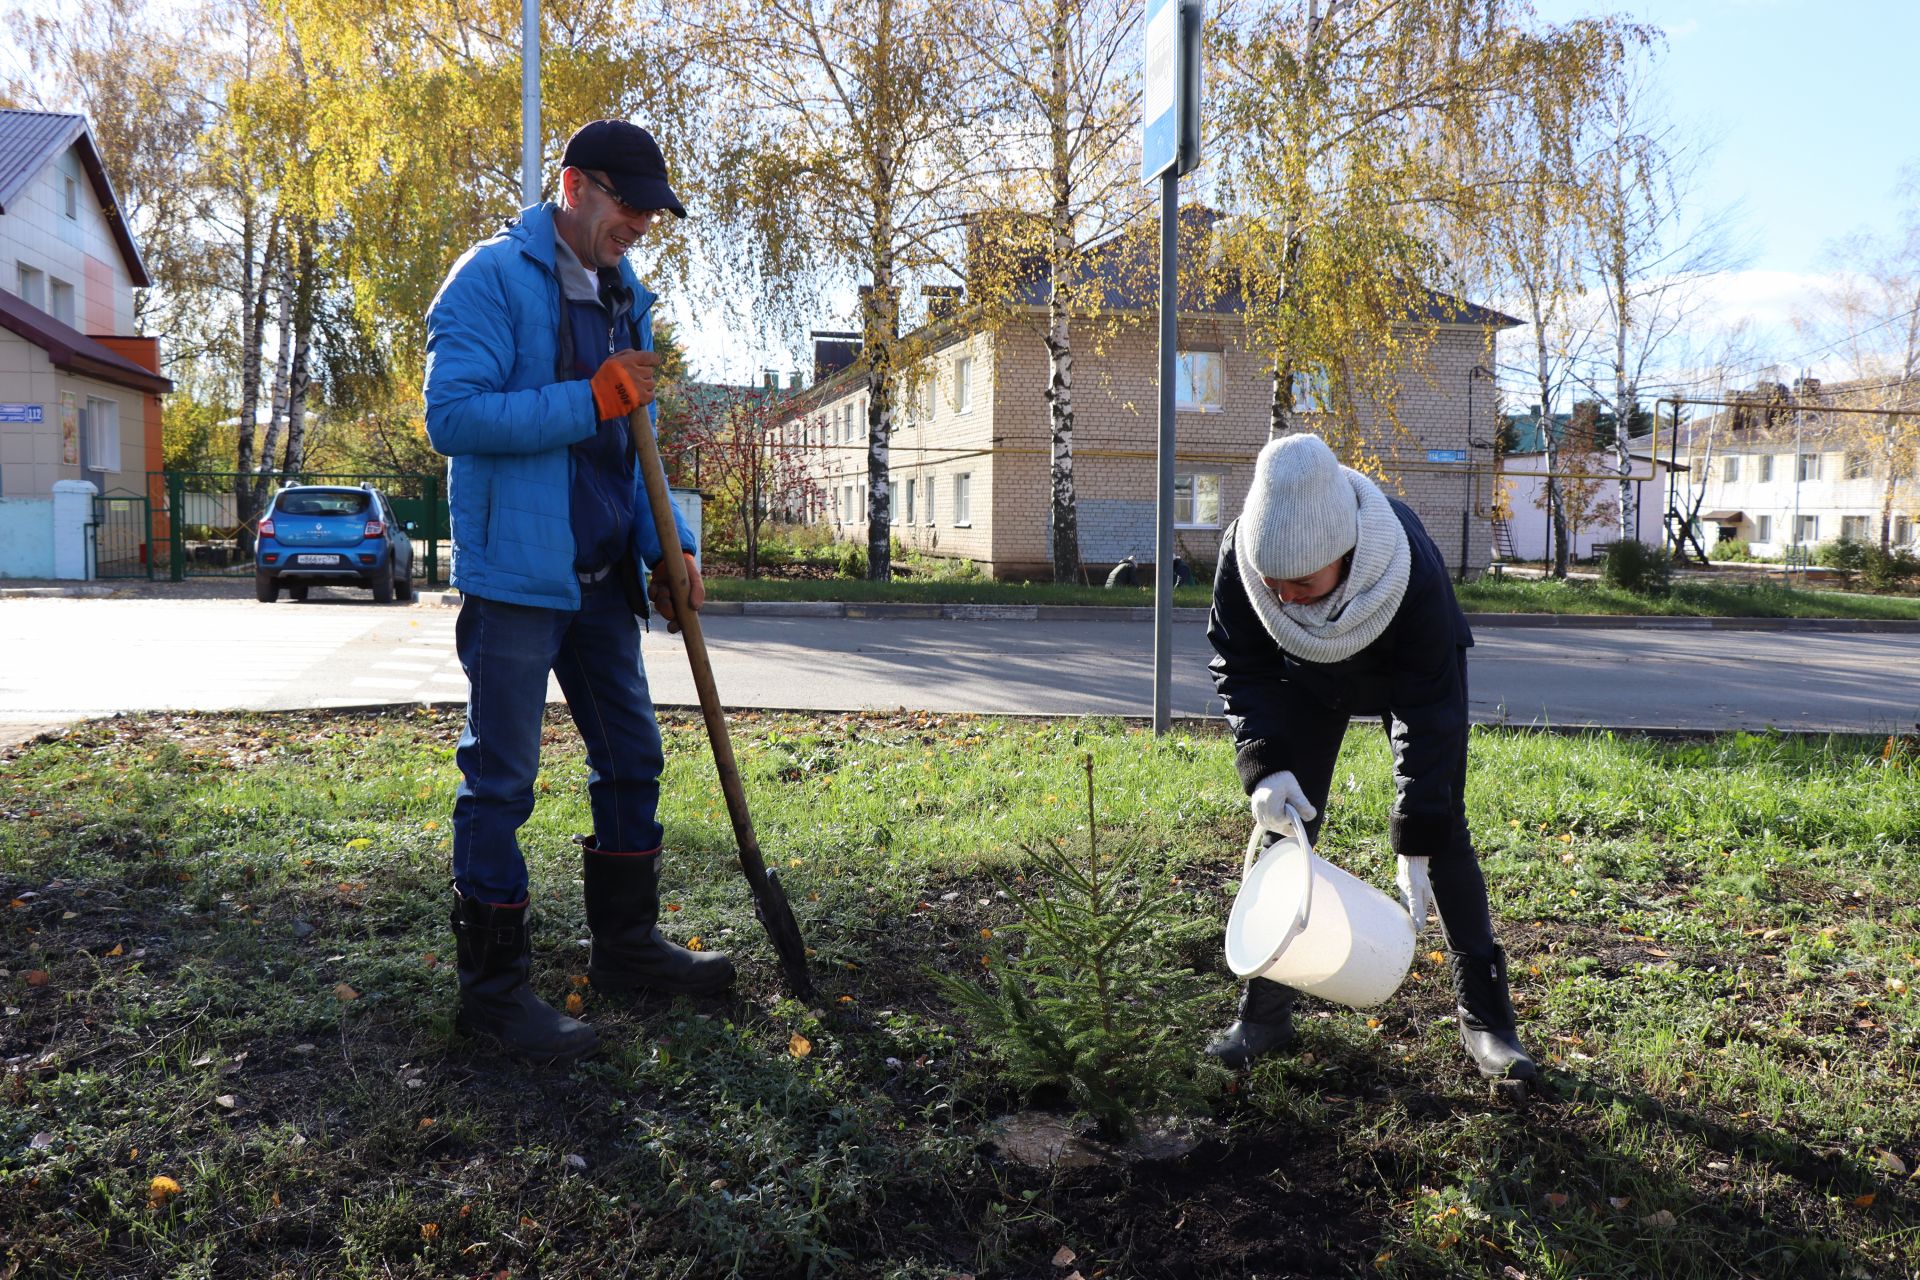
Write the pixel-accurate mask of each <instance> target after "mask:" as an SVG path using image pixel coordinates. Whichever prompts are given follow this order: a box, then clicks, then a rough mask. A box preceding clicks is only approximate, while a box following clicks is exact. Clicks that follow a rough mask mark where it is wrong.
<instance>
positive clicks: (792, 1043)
mask: <svg viewBox="0 0 1920 1280" xmlns="http://www.w3.org/2000/svg"><path fill="white" fill-rule="evenodd" d="M787 1052H788V1053H790V1054H792V1055H793V1056H794V1057H796V1058H804V1057H806V1056H807V1055H808V1054H810V1053H812V1052H813V1041H811V1040H809V1039H807V1038H806V1037H805V1036H803V1035H801V1034H800V1033H799V1032H798V1031H796V1032H794V1033H793V1038H792V1039H791V1040H789V1041H787Z"/></svg>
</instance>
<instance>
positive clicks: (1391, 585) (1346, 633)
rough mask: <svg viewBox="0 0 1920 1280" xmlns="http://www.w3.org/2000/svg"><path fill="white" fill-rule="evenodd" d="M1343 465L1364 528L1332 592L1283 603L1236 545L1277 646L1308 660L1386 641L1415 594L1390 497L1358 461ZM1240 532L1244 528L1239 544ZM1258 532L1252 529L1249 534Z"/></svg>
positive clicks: (1243, 577) (1403, 534)
mask: <svg viewBox="0 0 1920 1280" xmlns="http://www.w3.org/2000/svg"><path fill="white" fill-rule="evenodd" d="M1342 470H1344V471H1345V472H1346V473H1347V479H1348V480H1349V481H1351V482H1352V484H1353V493H1354V497H1355V498H1356V499H1358V501H1359V520H1360V531H1359V540H1358V541H1357V542H1355V543H1354V547H1353V567H1352V568H1351V569H1349V570H1348V571H1347V578H1346V581H1344V582H1342V583H1341V584H1340V586H1339V587H1338V588H1337V589H1335V591H1334V592H1333V594H1332V595H1330V596H1328V597H1327V598H1326V599H1325V600H1321V601H1319V602H1317V603H1314V604H1283V603H1281V600H1280V597H1279V596H1278V595H1277V594H1275V593H1274V591H1273V589H1272V588H1271V587H1269V586H1267V584H1266V582H1265V581H1263V580H1262V579H1261V577H1260V571H1259V570H1257V569H1255V568H1254V567H1253V557H1251V556H1250V555H1246V554H1244V553H1242V552H1241V550H1240V548H1239V547H1238V546H1237V545H1236V547H1235V556H1236V558H1237V559H1238V560H1239V562H1240V585H1241V586H1243V587H1245V588H1246V591H1247V599H1249V600H1251V601H1253V607H1254V610H1255V612H1257V613H1258V614H1259V615H1260V624H1261V625H1262V626H1264V627H1265V628H1266V629H1267V634H1268V635H1270V636H1272V637H1273V639H1274V643H1275V644H1278V645H1279V646H1280V647H1281V648H1282V649H1284V650H1285V651H1286V652H1288V653H1290V654H1292V655H1293V656H1294V657H1296V658H1298V659H1300V660H1301V661H1302V662H1340V661H1343V660H1344V659H1347V658H1351V657H1352V656H1353V655H1354V654H1356V653H1358V652H1360V651H1361V650H1362V649H1364V648H1366V647H1367V646H1368V645H1370V644H1372V643H1373V642H1374V641H1375V640H1377V639H1379V638H1380V633H1381V632H1382V631H1385V630H1386V629H1387V624H1388V623H1389V622H1392V621H1393V615H1394V614H1395V613H1396V612H1397V611H1398V610H1399V608H1400V601H1401V599H1402V598H1403V597H1404V596H1405V595H1406V594H1407V574H1408V572H1409V571H1410V569H1411V568H1412V566H1413V551H1412V549H1411V548H1410V547H1408V545H1407V531H1406V530H1405V529H1403V528H1402V527H1401V526H1400V517H1399V516H1397V515H1395V514H1394V512H1393V506H1392V504H1391V503H1389V502H1388V501H1387V495H1386V494H1384V493H1382V492H1380V486H1379V485H1377V484H1375V483H1374V482H1373V481H1371V480H1369V479H1368V478H1367V477H1366V476H1364V475H1361V474H1360V473H1359V472H1358V471H1355V470H1354V469H1353V468H1352V467H1344V468H1342ZM1241 527H1242V528H1244V526H1241ZM1239 532H1240V529H1239V528H1236V530H1235V539H1234V540H1235V542H1236V544H1237V543H1238V542H1239ZM1252 537H1253V535H1252V534H1251V533H1249V534H1248V538H1249V540H1251V538H1252Z"/></svg>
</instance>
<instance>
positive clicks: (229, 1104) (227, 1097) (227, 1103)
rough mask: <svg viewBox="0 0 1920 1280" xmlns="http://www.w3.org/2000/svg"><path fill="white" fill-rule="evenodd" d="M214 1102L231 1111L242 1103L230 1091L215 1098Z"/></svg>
mask: <svg viewBox="0 0 1920 1280" xmlns="http://www.w3.org/2000/svg"><path fill="white" fill-rule="evenodd" d="M214 1102H215V1103H217V1104H218V1105H219V1106H220V1108H221V1109H222V1110H224V1111H231V1110H233V1109H234V1108H235V1107H237V1106H239V1105H240V1100H239V1099H238V1098H236V1097H234V1096H233V1095H232V1094H230V1093H223V1094H221V1095H220V1096H219V1097H217V1098H215V1099H214Z"/></svg>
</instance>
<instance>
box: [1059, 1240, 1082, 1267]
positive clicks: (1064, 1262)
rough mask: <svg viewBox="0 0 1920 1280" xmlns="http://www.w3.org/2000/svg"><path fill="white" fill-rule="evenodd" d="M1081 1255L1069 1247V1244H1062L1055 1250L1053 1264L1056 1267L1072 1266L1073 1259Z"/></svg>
mask: <svg viewBox="0 0 1920 1280" xmlns="http://www.w3.org/2000/svg"><path fill="white" fill-rule="evenodd" d="M1079 1256H1080V1255H1079V1254H1077V1253H1075V1252H1074V1251H1073V1250H1071V1249H1069V1248H1067V1246H1065V1245H1061V1246H1060V1248H1059V1249H1058V1250H1056V1251H1055V1252H1054V1255H1053V1265H1054V1266H1056V1267H1070V1266H1072V1265H1073V1260H1074V1259H1075V1258H1077V1257H1079Z"/></svg>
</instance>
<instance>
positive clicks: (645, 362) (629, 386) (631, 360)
mask: <svg viewBox="0 0 1920 1280" xmlns="http://www.w3.org/2000/svg"><path fill="white" fill-rule="evenodd" d="M659 368H660V354H659V353H658V352H656V351H633V350H627V351H616V352H614V353H613V354H612V355H610V356H608V357H607V358H606V362H605V363H603V364H602V365H601V366H600V368H599V370H598V371H597V372H595V373H594V375H593V383H592V386H593V407H594V411H595V412H596V413H598V414H599V415H600V418H599V420H600V421H601V422H605V421H606V420H607V419H608V418H624V417H626V416H627V415H628V414H630V413H632V412H633V411H634V410H635V409H638V408H639V407H640V406H641V405H643V404H652V403H653V379H654V374H655V371H656V370H658V369H659Z"/></svg>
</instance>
